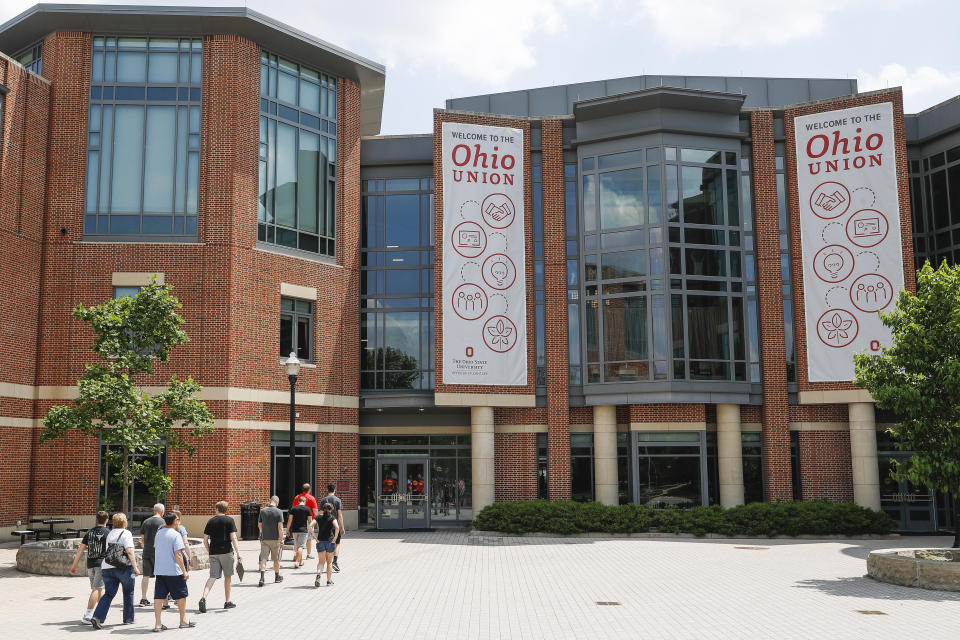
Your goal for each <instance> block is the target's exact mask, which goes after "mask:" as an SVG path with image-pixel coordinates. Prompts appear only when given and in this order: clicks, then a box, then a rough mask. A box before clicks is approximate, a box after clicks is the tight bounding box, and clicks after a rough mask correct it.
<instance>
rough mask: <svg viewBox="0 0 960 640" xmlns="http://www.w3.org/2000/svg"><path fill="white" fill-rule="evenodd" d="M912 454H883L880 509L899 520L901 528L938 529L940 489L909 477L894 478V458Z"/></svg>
mask: <svg viewBox="0 0 960 640" xmlns="http://www.w3.org/2000/svg"><path fill="white" fill-rule="evenodd" d="M908 457H909V455H900V456H898V455H881V456H880V508H881V509H883V511H884V512H885V513H887V515H889V516H890V517H891V518H893V519H894V521H896V522H897V524H898V527H897V528H898V529H899V530H900V531H924V532H927V531H936V530H937V528H938V527H937V500H936V492H934V491H932V490H930V489H927V488H926V487H919V486H917V485H915V484H913V483H912V482H910V481H907V480H904V481H902V482H898V481H896V480H894V479H893V478H891V477H890V471H891V469H892V467H893V461H894V460H897V459H898V458H900V459H905V458H908ZM945 524H949V522H948V523H945Z"/></svg>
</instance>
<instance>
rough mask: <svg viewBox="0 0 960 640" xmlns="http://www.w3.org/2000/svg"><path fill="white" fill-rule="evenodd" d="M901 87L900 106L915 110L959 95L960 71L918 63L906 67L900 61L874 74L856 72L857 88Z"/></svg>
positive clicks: (885, 66) (863, 89)
mask: <svg viewBox="0 0 960 640" xmlns="http://www.w3.org/2000/svg"><path fill="white" fill-rule="evenodd" d="M887 87H903V109H904V111H906V112H907V113H915V112H917V111H921V110H923V109H926V108H928V107H930V106H933V105H934V104H937V103H938V102H942V101H943V100H946V99H947V98H952V97H954V96H956V95H958V94H960V71H941V70H940V69H935V68H934V67H927V66H919V67H914V68H913V69H908V68H907V67H905V66H904V65H902V64H887V65H884V66H883V67H881V69H880V70H879V71H877V72H876V73H870V72H868V71H864V70H862V69H861V70H860V71H858V72H857V88H858V89H859V90H860V91H873V90H875V89H886V88H887Z"/></svg>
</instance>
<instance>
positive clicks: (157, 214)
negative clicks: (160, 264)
mask: <svg viewBox="0 0 960 640" xmlns="http://www.w3.org/2000/svg"><path fill="white" fill-rule="evenodd" d="M202 84H203V43H202V41H201V40H200V39H190V38H179V39H178V38H115V37H106V36H96V37H94V38H93V54H92V57H91V70H90V111H89V120H88V133H87V178H86V179H87V184H86V195H85V200H86V203H85V207H84V211H85V215H84V223H83V231H84V235H85V236H86V237H96V236H110V237H111V239H112V240H123V239H136V240H144V239H154V240H161V239H165V240H178V239H179V240H190V239H195V238H196V236H197V203H198V198H199V195H198V184H199V181H200V103H201V89H202Z"/></svg>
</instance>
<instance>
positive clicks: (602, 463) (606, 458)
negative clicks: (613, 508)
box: [593, 405, 620, 505]
mask: <svg viewBox="0 0 960 640" xmlns="http://www.w3.org/2000/svg"><path fill="white" fill-rule="evenodd" d="M593 493H594V497H595V498H596V500H597V502H599V503H601V504H611V505H612V504H619V503H620V497H619V487H618V485H617V408H616V407H615V406H613V405H600V406H596V407H594V408H593Z"/></svg>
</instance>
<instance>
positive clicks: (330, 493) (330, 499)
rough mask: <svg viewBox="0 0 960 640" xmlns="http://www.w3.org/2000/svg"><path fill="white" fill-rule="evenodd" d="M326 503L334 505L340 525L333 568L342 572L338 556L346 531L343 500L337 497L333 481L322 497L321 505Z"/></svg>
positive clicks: (335, 542) (335, 541)
mask: <svg viewBox="0 0 960 640" xmlns="http://www.w3.org/2000/svg"><path fill="white" fill-rule="evenodd" d="M325 504H331V505H333V515H334V517H335V518H336V519H337V525H339V529H338V530H337V539H336V540H334V544H336V545H337V548H336V549H334V551H333V570H334V571H336V572H337V573H340V565H338V564H337V558H338V557H339V556H340V540H341V539H343V533H344V531H345V529H344V527H343V502H342V501H341V500H340V498H338V497H337V485H335V484H333V483H332V482H331V483H330V484H328V485H327V495H326V496H324V497H323V498H321V499H320V507H321V508H323V505H325ZM319 539H320V538H317V540H319Z"/></svg>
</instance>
